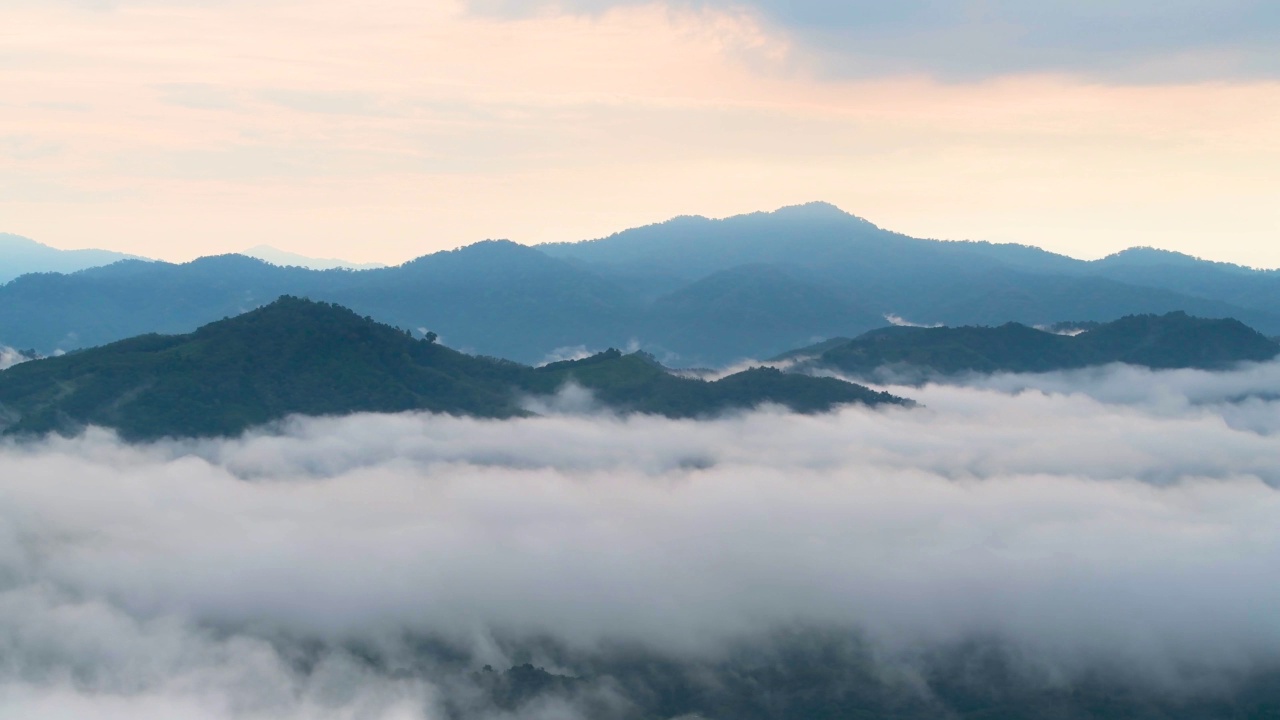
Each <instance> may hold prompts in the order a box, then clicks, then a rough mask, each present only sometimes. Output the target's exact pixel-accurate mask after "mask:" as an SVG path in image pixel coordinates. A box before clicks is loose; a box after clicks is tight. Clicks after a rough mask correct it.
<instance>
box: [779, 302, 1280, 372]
mask: <svg viewBox="0 0 1280 720" xmlns="http://www.w3.org/2000/svg"><path fill="white" fill-rule="evenodd" d="M1277 354H1280V344H1277V343H1276V342H1275V341H1274V340H1272V339H1270V338H1268V337H1266V336H1264V335H1262V334H1261V333H1259V332H1257V331H1256V330H1254V329H1252V328H1250V327H1248V326H1246V325H1244V324H1243V323H1241V322H1239V321H1237V320H1231V319H1226V320H1213V319H1204V318H1196V317H1191V316H1189V315H1187V314H1186V313H1181V312H1175V313H1169V314H1166V315H1159V316H1157V315H1133V316H1129V317H1125V318H1121V319H1119V320H1116V321H1113V322H1109V323H1102V324H1096V325H1092V326H1091V327H1090V329H1087V330H1083V331H1078V332H1073V333H1071V334H1061V333H1055V332H1051V331H1047V330H1040V329H1037V328H1032V327H1028V326H1026V325H1021V324H1018V323H1006V324H1004V325H1000V326H998V327H979V326H967V327H954V328H952V327H936V328H923V327H888V328H882V329H880V330H874V331H872V332H869V333H866V334H863V335H861V336H859V337H857V338H854V339H852V340H843V341H836V342H825V343H822V344H820V345H815V346H811V347H809V348H802V349H800V350H796V351H792V352H789V353H786V354H784V355H783V356H781V359H791V360H796V359H801V358H808V359H807V360H805V361H804V362H803V364H804V366H805V367H809V368H827V369H833V370H839V371H840V372H842V373H846V374H848V375H852V376H855V377H862V378H869V379H881V380H883V379H889V378H896V379H908V380H910V379H927V378H929V377H936V376H946V375H956V374H962V373H994V372H1049V371H1054V370H1071V369H1077V368H1083V367H1089V366H1094V365H1106V364H1109V363H1125V364H1129V365H1139V366H1144V367H1150V368H1162V369H1169V368H1201V369H1223V368H1227V367H1230V366H1232V365H1235V364H1238V363H1241V362H1251V361H1252V362H1261V361H1266V360H1271V359H1273V358H1275V357H1276V355H1277Z"/></svg>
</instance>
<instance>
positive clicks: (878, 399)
mask: <svg viewBox="0 0 1280 720" xmlns="http://www.w3.org/2000/svg"><path fill="white" fill-rule="evenodd" d="M433 340H434V338H433V337H432V338H431V339H427V338H421V339H419V338H415V337H413V336H412V335H411V334H410V333H409V332H407V331H403V330H399V329H396V328H392V327H390V326H387V325H382V324H380V323H377V322H374V321H373V320H372V319H370V318H367V317H360V316H359V315H357V314H356V313H354V312H352V311H350V310H348V309H346V308H342V307H339V306H336V305H330V304H327V303H320V302H312V301H310V300H303V299H299V298H294V297H283V298H281V299H279V300H277V301H276V302H274V303H272V304H270V305H267V306H264V307H262V308H259V309H257V310H254V311H251V312H248V313H245V314H243V315H240V316H237V317H235V318H230V319H225V320H221V321H218V322H214V323H211V324H209V325H206V326H204V327H202V328H200V329H198V330H196V331H195V332H194V333H191V334H189V335H155V334H152V335H143V336H139V337H135V338H131V339H128V340H123V341H120V342H116V343H112V344H110V345H106V346H103V347H99V348H93V349H90V350H84V351H80V352H74V353H70V354H67V355H63V356H61V357H54V358H46V359H43V360H36V361H31V362H27V363H23V364H21V365H18V366H15V367H13V368H10V369H9V370H6V371H3V372H0V418H3V419H4V422H5V423H6V424H7V428H6V432H8V433H43V432H48V431H51V430H73V429H75V428H78V427H80V426H83V425H85V424H96V425H103V426H107V427H113V428H117V429H118V430H119V431H120V432H121V433H122V434H123V435H125V436H126V437H129V438H156V437H162V436H170V435H173V436H204V435H227V434H235V433H238V432H241V431H243V430H245V429H247V428H250V427H253V426H256V425H261V424H263V423H266V422H270V421H272V420H275V419H279V418H282V417H284V416H286V415H289V414H295V413H296V414H304V415H332V414H345V413H351V412H359V411H376V412H397V411H404V410H429V411H434V412H442V413H453V414H460V415H475V416H480V417H510V416H515V415H520V414H523V413H524V412H525V411H524V410H523V409H522V407H521V404H520V401H521V399H522V397H524V396H525V395H530V394H548V393H553V392H555V391H556V390H558V389H559V388H560V387H562V386H563V385H564V384H565V383H566V382H569V381H570V380H572V381H574V382H576V383H578V384H580V385H582V386H584V387H586V388H589V389H591V390H593V391H594V392H595V395H596V397H597V398H598V400H599V401H600V402H602V403H603V404H605V405H606V406H608V407H611V408H616V409H618V410H620V411H624V412H645V413H656V414H662V415H667V416H671V417H692V416H699V415H707V414H712V413H717V412H721V411H724V410H728V409H731V408H747V407H752V406H755V405H758V404H761V403H765V402H774V403H779V404H782V405H786V406H789V407H792V408H793V409H795V410H798V411H802V412H813V411H821V410H828V409H830V408H832V407H833V406H835V405H837V404H840V403H847V402H865V403H868V404H877V403H883V402H902V401H901V400H900V399H898V398H894V397H892V396H890V395H887V394H883V393H875V392H872V391H871V390H868V389H866V388H863V387H861V386H857V385H853V384H850V383H845V382H841V381H837V380H831V379H823V378H808V377H798V376H783V375H782V374H781V373H778V372H776V371H772V370H766V369H755V370H748V371H746V372H743V373H738V374H737V375H733V376H730V377H728V378H724V379H722V380H720V381H717V382H705V381H702V380H695V379H689V378H683V377H677V376H675V375H672V374H671V373H669V372H668V371H667V370H666V369H664V368H662V367H661V366H659V365H658V364H657V363H656V362H655V361H653V360H652V359H651V358H648V357H647V356H644V355H642V354H632V355H624V354H622V353H621V352H619V351H617V350H611V351H608V352H604V353H600V354H598V355H596V356H593V357H591V358H587V359H585V360H578V361H569V362H562V363H555V364H552V365H548V366H544V367H541V368H531V367H528V366H525V365H520V364H517V363H514V362H509V361H505V360H498V359H494V358H486V357H476V356H471V355H466V354H463V353H460V352H458V351H456V350H452V349H450V348H448V347H445V346H443V345H441V344H439V343H436V342H433Z"/></svg>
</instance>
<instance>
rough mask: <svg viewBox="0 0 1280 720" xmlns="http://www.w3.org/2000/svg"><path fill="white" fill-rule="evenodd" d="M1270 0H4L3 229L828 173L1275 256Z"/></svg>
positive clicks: (108, 228)
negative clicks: (896, 0)
mask: <svg viewBox="0 0 1280 720" xmlns="http://www.w3.org/2000/svg"><path fill="white" fill-rule="evenodd" d="M1277 42H1280V9H1278V8H1277V6H1276V4H1275V3H1273V2H1267V1H1265V0H1258V1H1251V0H1219V1H1217V2H1204V1H1194V0H1165V1H1164V2H1156V1H1155V0H1112V1H1110V2H1103V1H1101V0H1088V1H1083V2H1082V1H1081V0H1074V1H1068V0H1043V1H1038V2H1025V1H1015V0H950V1H947V0H906V1H904V2H895V3H883V2H871V1H869V0H844V1H841V2H836V1H834V0H792V1H789V2H783V1H781V0H743V1H741V2H728V1H724V0H669V1H667V2H661V1H658V2H630V1H626V0H617V1H609V0H565V1H563V2H540V1H538V0H527V1H525V2H515V1H514V0H471V1H470V2H468V1H465V0H366V1H364V2H360V3H356V2H351V1H350V0H305V1H304V0H252V1H249V0H0V232H11V233H17V234H21V235H25V236H28V237H31V238H33V239H36V240H39V241H41V242H44V243H47V244H50V245H53V246H56V247H63V248H76V247H104V248H108V249H115V250H121V251H126V252H131V253H136V254H141V255H146V256H151V257H159V258H163V259H169V260H187V259H190V258H193V257H196V256H200V255H206V254H213V253H219V252H231V251H238V250H243V249H245V248H249V247H251V246H255V245H259V244H270V245H273V246H275V247H278V248H281V249H284V250H288V251H293V252H299V253H303V254H307V255H312V256H319V257H341V258H345V259H348V260H352V261H358V262H401V261H404V260H406V259H409V258H412V257H416V256H419V255H422V254H425V253H428V252H432V251H435V250H440V249H447V248H453V247H457V246H460V245H464V244H468V243H471V242H475V241H478V240H482V239H486V238H509V239H512V240H515V241H517V242H523V243H538V242H547V241H560V240H577V239H584V238H592V237H600V236H604V235H608V234H610V233H612V232H615V231H618V230H621V229H624V228H627V227H633V226H637V225H642V224H647V223H651V222H658V221H662V220H665V219H667V218H670V217H672V216H675V215H680V214H700V215H707V216H711V217H723V216H727V215H732V214H737V213H742V212H752V211H757V210H770V209H774V208H777V207H780V206H784V205H790V204H796V203H802V202H808V201H813V200H823V201H828V202H832V203H835V204H837V205H839V206H840V207H842V208H844V209H845V210H847V211H849V212H852V213H854V214H856V215H859V216H862V217H865V218H867V219H869V220H871V221H872V222H875V223H876V224H878V225H881V226H882V227H887V228H890V229H894V230H898V231H901V232H905V233H909V234H912V235H917V236H922V237H934V238H943V239H982V240H992V241H1001V242H1020V243H1027V244H1033V245H1038V246H1041V247H1046V248H1048V249H1051V250H1054V251H1057V252H1062V253H1066V254H1069V255H1073V256H1076V257H1084V258H1093V257H1100V256H1103V255H1106V254H1108V253H1111V252H1115V251H1117V250H1120V249H1123V248H1125V247H1129V246H1133V245H1151V246H1156V247H1163V248H1168V249H1173V250H1178V251H1181V252H1186V253H1189V254H1193V255H1197V256H1202V257H1208V258H1212V259H1218V260H1228V261H1233V262H1239V263H1243V264H1248V265H1254V266H1260V267H1278V266H1280V242H1277V239H1278V235H1280V202H1277V200H1278V198H1277V195H1280V133H1277V132H1276V128H1277V127H1280V59H1277V56H1276V54H1275V53H1274V52H1273V49H1274V47H1275V46H1276V44H1277Z"/></svg>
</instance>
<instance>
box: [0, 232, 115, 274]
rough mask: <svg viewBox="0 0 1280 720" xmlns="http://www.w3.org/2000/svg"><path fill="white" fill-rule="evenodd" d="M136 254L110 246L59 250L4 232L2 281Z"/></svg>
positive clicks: (0, 251)
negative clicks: (106, 247) (128, 253)
mask: <svg viewBox="0 0 1280 720" xmlns="http://www.w3.org/2000/svg"><path fill="white" fill-rule="evenodd" d="M132 257H133V256H132V255H126V254H124V253H118V252H111V251H110V250H59V249H57V248H53V247H49V246H48V245H42V244H41V243H38V242H36V241H35V240H31V239H30V238H24V237H22V236H20V235H10V234H8V233H0V283H6V282H9V281H10V280H12V279H14V278H16V277H18V276H19V275H26V274H27V273H36V272H61V273H69V272H75V271H77V270H84V269H85V268H91V267H98V266H100V265H109V264H111V263H113V262H116V261H119V260H127V259H130V258H132Z"/></svg>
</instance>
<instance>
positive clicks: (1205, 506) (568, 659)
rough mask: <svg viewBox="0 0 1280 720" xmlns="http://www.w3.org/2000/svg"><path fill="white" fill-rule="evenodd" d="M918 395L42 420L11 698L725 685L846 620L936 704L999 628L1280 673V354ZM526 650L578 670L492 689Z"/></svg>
mask: <svg viewBox="0 0 1280 720" xmlns="http://www.w3.org/2000/svg"><path fill="white" fill-rule="evenodd" d="M888 389H890V390H891V391H894V392H897V393H899V394H902V395H906V396H909V397H911V398H913V399H915V400H917V401H918V402H919V403H920V404H921V406H920V407H917V408H913V409H904V408H890V409H883V410H872V409H867V408H863V407H849V408H846V409H843V410H841V411H839V412H836V413H832V414H828V415H816V416H802V415H794V414H788V413H785V412H782V411H780V410H770V409H762V410H759V411H756V412H750V413H742V414H736V415H730V416H726V417H723V418H720V419H716V420H709V421H677V420H667V419H661V418H654V417H628V418H619V417H615V416H611V415H608V414H601V413H598V412H593V411H591V410H590V403H589V402H585V401H584V399H583V398H582V397H566V398H564V399H563V400H564V402H562V403H549V404H548V406H547V407H546V408H545V410H547V412H548V413H549V414H548V415H546V416H543V417H538V418H531V419H521V420H509V421H485V420H474V419H463V418H453V417H444V416H434V415H426V414H407V415H357V416H351V417H346V418H340V419H293V420H289V421H286V422H284V423H281V424H278V425H276V426H273V427H271V428H268V429H265V430H263V431H261V432H256V433H251V434H249V435H247V436H245V437H242V438H237V439H230V440H202V441H172V442H161V443H156V444H150V445H128V444H124V443H122V442H120V441H119V440H118V439H117V438H116V437H115V436H114V435H112V434H111V433H109V432H107V431H103V430H97V429H91V430H90V431H88V432H86V433H84V434H83V435H81V436H78V437H74V438H60V437H53V438H49V439H46V440H43V441H38V442H24V443H16V442H8V443H6V444H3V445H0V716H3V717H39V718H77V719H79V720H94V719H97V718H102V719H108V718H109V719H111V720H115V719H117V718H119V719H122V720H123V719H124V718H128V719H129V720H152V719H159V718H177V717H180V718H190V719H193V720H203V719H205V718H210V719H211V718H254V719H257V718H263V719H265V718H273V719H276V718H284V719H292V718H299V719H301V718H351V719H355V718H369V719H381V718H386V719H396V720H401V719H403V720H410V719H425V718H431V719H442V718H453V717H460V718H461V717H465V718H471V717H474V718H516V717H521V718H526V717H527V718H578V717H581V718H608V717H629V715H628V713H629V712H632V711H633V710H634V708H635V707H636V704H637V703H642V702H643V697H642V696H644V693H645V692H647V691H646V690H645V689H644V688H643V687H642V685H643V683H642V682H640V681H636V680H634V678H632V679H627V678H620V677H617V676H615V675H616V674H614V675H611V674H610V673H609V672H607V671H606V670H607V669H608V668H617V667H621V666H624V665H625V663H622V664H620V663H621V661H619V660H617V658H619V657H626V658H630V659H631V660H630V661H631V662H635V659H636V658H650V659H652V662H653V663H662V667H663V668H666V669H667V670H666V672H667V673H668V675H669V674H670V673H672V672H684V670H681V669H682V668H684V669H688V673H689V674H690V676H691V679H689V680H688V681H687V682H688V683H691V684H692V685H695V686H696V685H698V683H706V684H709V685H716V686H717V687H721V689H723V685H724V682H725V681H724V680H723V677H721V676H713V675H714V673H710V671H708V670H707V669H708V668H717V667H724V663H727V662H730V661H732V662H739V661H740V660H741V658H742V657H743V654H744V653H749V654H750V653H753V655H752V657H756V658H759V657H766V658H767V657H772V658H774V659H773V662H777V663H779V664H784V663H786V662H795V661H794V658H795V657H796V653H799V654H800V656H803V654H804V652H805V651H806V650H805V648H806V647H810V646H813V647H815V648H817V649H815V650H814V651H813V652H815V653H817V652H826V653H830V652H831V646H830V639H831V638H852V639H851V640H849V642H850V643H852V645H850V646H849V647H853V648H855V650H848V651H847V652H852V653H855V654H856V655H857V657H858V660H857V662H858V663H859V667H861V668H862V670H863V671H866V672H870V673H871V674H872V675H874V677H876V678H878V681H880V682H883V683H884V684H885V685H886V686H889V687H892V688H895V692H898V693H901V694H903V696H904V697H905V696H915V697H918V698H920V699H921V702H926V703H927V702H929V701H930V700H929V698H930V697H931V695H932V694H933V693H934V692H935V688H934V687H932V686H931V682H932V681H931V678H932V677H935V675H936V673H935V674H931V673H932V672H933V671H932V670H930V668H934V669H936V667H937V663H938V662H939V661H938V658H939V657H940V656H941V655H940V654H945V653H948V652H955V651H956V649H957V648H964V647H966V643H973V642H983V643H989V644H991V646H993V647H998V648H1000V653H1001V654H1002V657H1004V658H1014V659H1015V660H1016V662H1013V663H1011V664H1010V667H1013V668H1014V671H1015V672H1016V673H1017V674H1018V675H1019V677H1018V678H1017V679H1016V682H1018V683H1023V684H1025V685H1026V686H1029V687H1033V688H1070V687H1071V686H1072V684H1073V683H1076V682H1083V681H1084V680H1086V679H1089V678H1094V679H1096V678H1098V677H1103V678H1106V679H1107V681H1108V682H1112V683H1117V684H1119V685H1121V686H1124V687H1130V688H1137V689H1138V690H1137V691H1140V692H1151V693H1156V694H1159V695H1161V696H1164V697H1175V696H1176V697H1181V696H1186V697H1189V698H1194V697H1196V696H1198V695H1206V696H1211V695H1214V694H1218V695H1222V694H1230V693H1231V692H1233V688H1235V687H1237V686H1238V685H1239V684H1240V683H1246V682H1249V681H1250V678H1254V677H1256V676H1258V675H1259V674H1266V673H1280V622H1277V621H1276V617H1277V608H1280V580H1278V579H1277V569H1278V568H1280V522H1277V518H1280V492H1277V488H1278V487H1280V400H1277V399H1276V393H1277V391H1280V365H1277V364H1265V365H1256V366H1249V367H1246V368H1244V369H1241V370H1238V371H1234V372H1229V373H1206V372H1200V371H1171V372H1152V371H1146V370H1138V369H1133V368H1125V367H1112V368H1106V369H1100V370H1090V371H1081V372H1076V373H1059V374H1050V375H1038V376H1025V375H1024V376H995V377H990V378H983V379H978V380H974V381H972V382H970V383H968V384H966V385H926V386H923V387H911V388H888ZM783 648H785V652H784V651H783ZM771 653H772V655H771ZM824 657H825V656H824ZM779 658H783V659H779ZM785 658H793V660H786V659H785ZM526 662H527V663H532V664H533V665H534V666H536V667H538V668H542V669H543V670H545V671H546V672H549V673H551V674H553V675H557V676H563V677H568V678H577V681H575V683H574V684H573V685H572V689H571V690H564V691H563V692H556V693H548V694H545V696H536V697H533V696H531V697H528V698H516V699H514V700H513V699H512V698H510V697H508V698H507V699H506V702H505V704H504V703H498V702H496V701H494V700H493V697H494V696H493V693H492V692H489V691H488V690H486V687H489V686H487V685H486V683H487V682H489V681H488V680H487V679H486V678H487V677H489V676H492V675H493V672H496V673H501V672H503V671H505V670H507V669H508V668H511V667H513V666H518V665H521V664H523V663H526ZM753 662H756V661H753ZM486 665H487V666H489V667H490V668H491V669H492V671H493V672H490V671H489V670H484V669H483V668H484V666H486ZM646 667H648V666H646ZM868 667H870V670H868V669H867V668H868ZM602 668H604V670H602ZM673 669H674V670H673ZM696 673H703V674H702V675H697V676H696V677H695V676H694V675H695V674H696ZM708 673H710V674H708ZM704 676H705V677H704ZM1274 676H1276V677H1280V675H1274ZM646 677H648V676H646ZM1006 680H1008V679H1007V678H1006ZM491 684H492V683H490V685H491ZM650 695H652V693H650ZM645 697H647V696H645ZM941 716H944V715H940V717H941Z"/></svg>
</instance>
